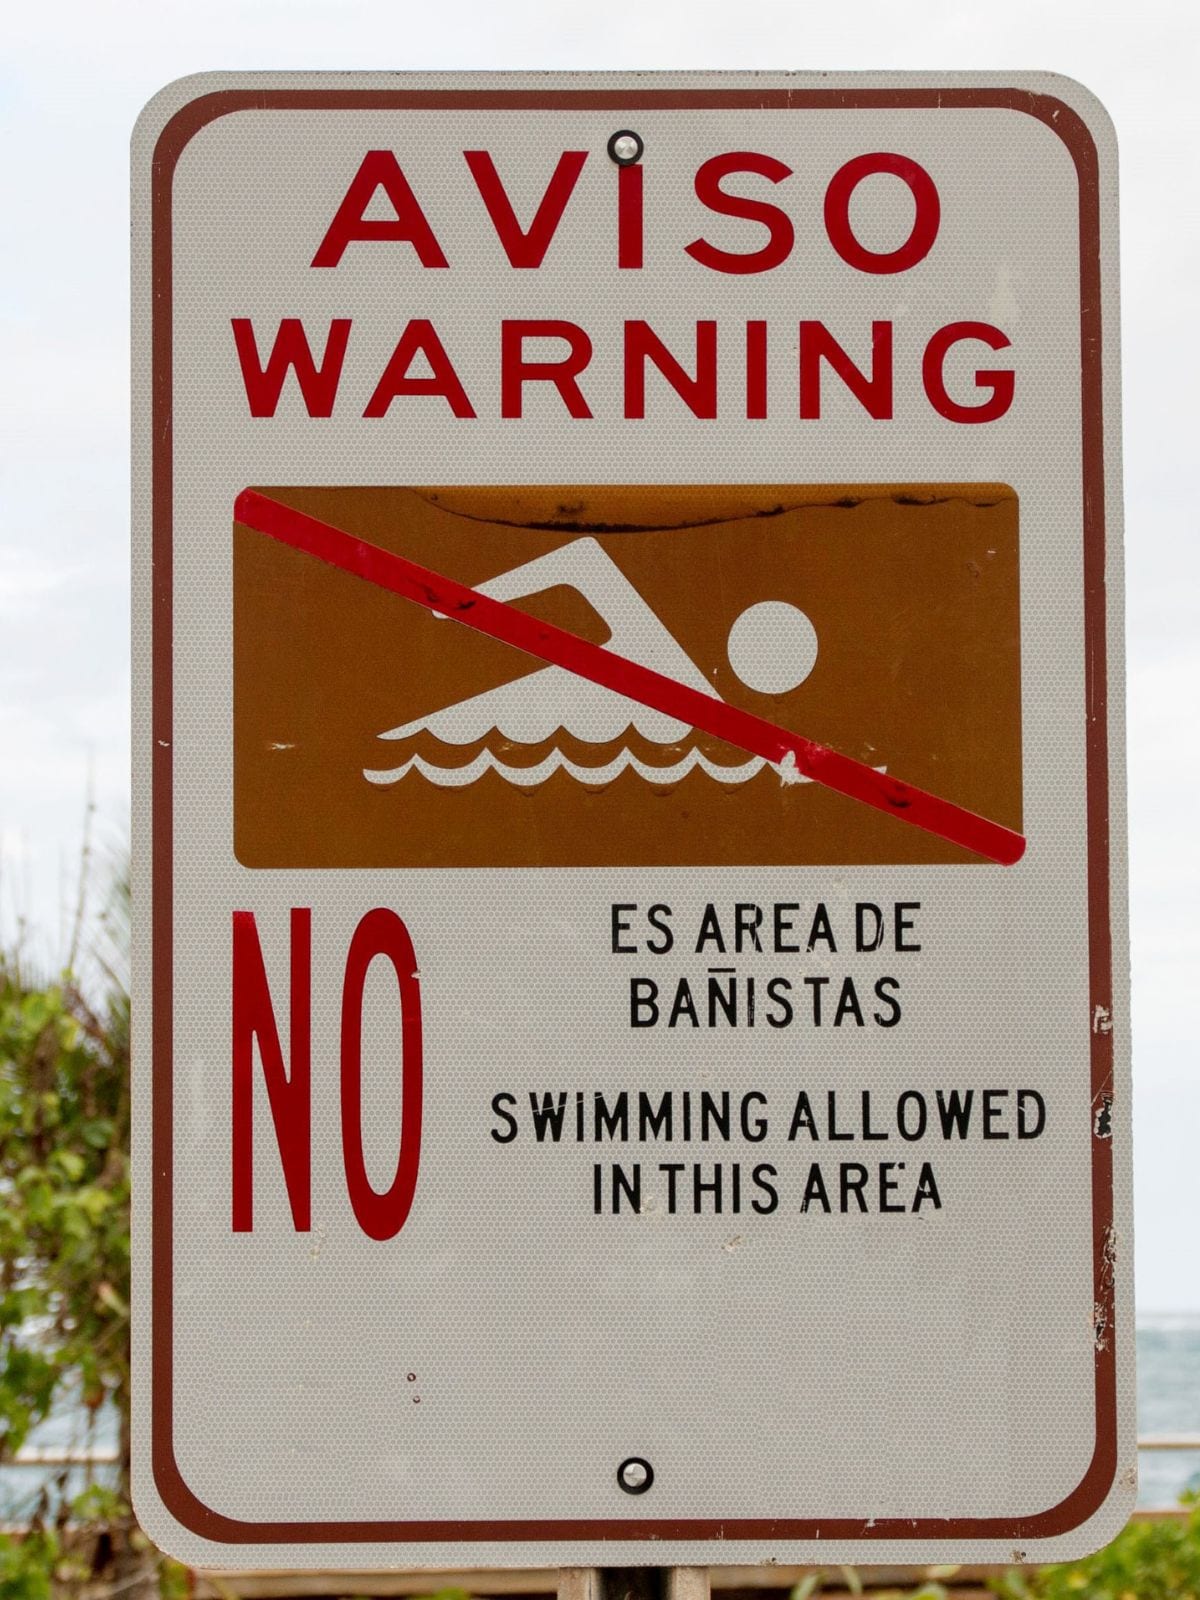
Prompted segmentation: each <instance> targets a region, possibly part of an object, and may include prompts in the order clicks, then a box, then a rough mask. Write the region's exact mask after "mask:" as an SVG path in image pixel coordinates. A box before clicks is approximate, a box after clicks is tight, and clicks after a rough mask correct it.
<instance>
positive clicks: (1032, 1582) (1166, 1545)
mask: <svg viewBox="0 0 1200 1600" xmlns="http://www.w3.org/2000/svg"><path fill="white" fill-rule="evenodd" d="M1185 1505H1186V1506H1187V1516H1186V1517H1185V1518H1182V1519H1180V1518H1171V1519H1162V1520H1154V1521H1146V1522H1131V1523H1130V1524H1129V1526H1128V1527H1127V1528H1126V1529H1125V1530H1124V1531H1123V1532H1122V1533H1119V1534H1118V1535H1117V1537H1116V1538H1115V1539H1114V1540H1113V1541H1112V1543H1111V1544H1108V1545H1105V1547H1104V1549H1103V1550H1097V1552H1096V1553H1095V1555H1091V1556H1087V1557H1085V1558H1084V1560H1082V1561H1070V1562H1065V1563H1063V1564H1062V1565H1059V1566H1053V1567H1042V1568H1040V1569H1039V1570H1037V1571H1032V1572H1025V1571H1022V1570H1020V1569H1019V1568H1016V1567H1014V1568H1011V1569H1010V1570H1009V1571H1008V1572H1006V1573H1005V1574H1004V1576H1003V1577H1002V1578H1000V1579H999V1580H998V1581H997V1582H995V1583H993V1585H992V1589H993V1591H994V1593H996V1594H997V1595H1000V1596H1002V1597H1003V1600H1200V1498H1198V1497H1197V1496H1196V1495H1189V1496H1187V1497H1185Z"/></svg>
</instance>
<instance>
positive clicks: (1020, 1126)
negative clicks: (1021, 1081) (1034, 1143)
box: [1017, 1089, 1046, 1139]
mask: <svg viewBox="0 0 1200 1600" xmlns="http://www.w3.org/2000/svg"><path fill="white" fill-rule="evenodd" d="M1027 1100H1032V1101H1033V1115H1034V1117H1035V1118H1036V1119H1037V1120H1036V1122H1035V1124H1034V1126H1033V1127H1030V1125H1029V1121H1028V1119H1027V1118H1026V1115H1025V1102H1026V1101H1027ZM1045 1126H1046V1102H1045V1101H1044V1100H1043V1099H1042V1097H1041V1095H1040V1094H1039V1093H1038V1092H1037V1090H1036V1089H1018V1090H1017V1138H1018V1139H1036V1138H1037V1137H1038V1135H1039V1134H1040V1133H1041V1131H1042V1129H1043V1128H1044V1127H1045Z"/></svg>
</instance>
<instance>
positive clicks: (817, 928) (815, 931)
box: [808, 900, 837, 954]
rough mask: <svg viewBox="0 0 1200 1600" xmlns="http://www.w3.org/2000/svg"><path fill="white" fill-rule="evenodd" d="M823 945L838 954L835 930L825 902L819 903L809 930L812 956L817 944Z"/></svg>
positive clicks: (809, 944)
mask: <svg viewBox="0 0 1200 1600" xmlns="http://www.w3.org/2000/svg"><path fill="white" fill-rule="evenodd" d="M818 943H821V944H823V945H825V946H826V948H827V949H829V950H832V951H833V952H834V953H835V954H836V953H837V943H836V942H835V940H834V937H833V929H832V927H831V926H830V924H829V912H828V911H826V909H825V902H824V901H823V900H820V901H818V902H817V909H816V911H815V912H814V914H813V919H812V926H811V927H810V928H809V930H808V949H809V953H810V954H811V953H812V951H813V950H814V949H815V948H816V946H817V944H818Z"/></svg>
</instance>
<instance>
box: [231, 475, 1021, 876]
mask: <svg viewBox="0 0 1200 1600" xmlns="http://www.w3.org/2000/svg"><path fill="white" fill-rule="evenodd" d="M264 535H266V537H263V536H264ZM234 549H235V562H234V577H235V641H234V683H235V833H236V838H237V848H238V853H239V857H240V858H241V859H242V860H243V861H245V862H246V863H247V864H250V865H257V864H269V863H278V864H282V863H284V862H286V861H288V860H295V861H300V860H306V861H309V862H312V863H313V864H319V863H320V862H322V861H328V862H329V863H330V864H344V863H346V862H347V861H353V862H356V863H361V864H389V863H392V864H405V863H409V864H414V865H417V864H436V863H438V862H441V863H445V864H456V863H457V864H463V865H469V864H471V863H472V862H473V861H485V860H488V859H493V860H495V859H497V858H498V859H499V862H500V864H505V863H506V862H507V863H511V864H513V865H520V864H523V863H529V864H533V863H534V862H539V863H544V864H563V865H569V864H588V863H589V862H597V863H598V862H603V861H613V862H628V863H630V864H636V863H637V862H639V861H642V862H647V863H649V862H653V861H655V860H662V861H664V862H666V863H669V862H671V861H673V860H680V861H687V860H690V861H692V862H695V861H697V860H700V861H703V860H709V861H712V862H713V864H721V863H723V862H728V863H730V864H732V863H735V862H737V861H739V860H740V861H755V860H761V861H774V860H781V859H782V860H787V859H794V860H796V861H805V860H835V861H836V860H843V859H846V860H853V859H874V860H885V861H886V860H897V861H904V860H947V861H965V860H969V859H974V860H977V861H978V860H980V859H983V860H991V861H999V862H1003V861H1014V860H1016V859H1019V856H1020V854H1021V850H1022V848H1023V840H1022V839H1021V836H1020V782H1021V780H1020V694H1019V607H1018V604H1017V588H1016V574H1017V560H1016V556H1017V505H1016V499H1015V496H1013V495H1012V492H1011V491H1009V490H1005V489H1004V488H1003V487H1002V486H1000V487H997V486H994V485H988V486H965V487H964V486H953V489H952V490H951V491H949V492H947V491H945V490H944V489H943V487H942V486H920V487H919V490H918V489H915V488H913V487H911V486H904V487H903V488H902V489H897V490H889V489H887V488H886V487H885V488H883V489H880V488H879V487H877V486H871V487H870V488H868V489H857V488H850V489H847V488H845V487H844V486H838V488H837V489H836V490H830V489H824V488H821V487H819V486H818V487H801V488H795V487H790V488H788V489H786V490H779V489H774V490H723V491H722V490H705V489H701V490H682V489H680V490H676V489H645V488H640V489H634V488H630V489H615V490H608V489H604V490H587V491H577V490H571V491H569V492H568V491H564V490H557V491H552V490H546V489H532V490H502V489H501V490H454V489H450V490H417V489H397V490H383V489H362V490H353V489H328V490H318V489H313V490H285V489H271V490H262V491H259V490H248V491H246V492H245V493H244V494H242V495H241V496H239V499H238V505H237V508H236V511H235V544H234ZM314 558H315V559H314ZM397 596H399V597H401V598H402V599H405V600H409V601H414V602H415V605H411V606H406V605H400V606H397V603H396V597H397ZM459 624H465V625H466V626H465V628H464V627H462V626H459ZM513 646H515V647H516V648H515V649H513ZM805 780H808V781H805ZM509 797H510V798H509ZM885 822H886V823H887V826H886V827H883V824H884V823H885ZM905 824H907V825H905ZM881 829H882V831H881ZM897 836H904V837H903V839H900V838H898V837H897ZM910 836H911V837H910ZM684 852H686V854H684Z"/></svg>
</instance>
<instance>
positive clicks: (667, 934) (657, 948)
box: [646, 905, 675, 956]
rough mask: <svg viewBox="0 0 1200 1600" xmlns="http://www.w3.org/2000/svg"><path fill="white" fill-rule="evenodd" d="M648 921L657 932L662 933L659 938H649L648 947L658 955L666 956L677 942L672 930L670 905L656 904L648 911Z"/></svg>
mask: <svg viewBox="0 0 1200 1600" xmlns="http://www.w3.org/2000/svg"><path fill="white" fill-rule="evenodd" d="M646 921H647V922H648V923H649V924H650V926H651V927H652V928H653V929H654V930H655V932H657V933H661V934H662V938H661V939H659V940H657V941H656V940H654V939H647V940H646V949H647V950H650V951H652V952H653V953H654V954H655V955H656V956H665V955H666V954H667V952H668V950H670V949H672V948H673V946H674V944H675V935H674V934H673V933H672V931H671V908H670V906H664V905H654V906H651V907H650V909H649V911H647V913H646Z"/></svg>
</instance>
